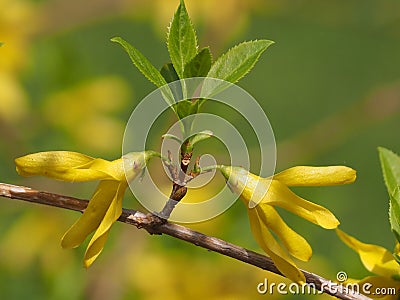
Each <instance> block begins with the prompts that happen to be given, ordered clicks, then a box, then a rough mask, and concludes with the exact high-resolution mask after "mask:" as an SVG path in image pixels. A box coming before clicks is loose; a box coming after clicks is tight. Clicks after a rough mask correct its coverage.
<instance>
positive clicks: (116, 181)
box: [15, 151, 159, 267]
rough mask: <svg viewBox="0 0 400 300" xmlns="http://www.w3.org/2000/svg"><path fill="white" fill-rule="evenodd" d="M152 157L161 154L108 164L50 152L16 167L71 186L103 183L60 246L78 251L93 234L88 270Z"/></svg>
mask: <svg viewBox="0 0 400 300" xmlns="http://www.w3.org/2000/svg"><path fill="white" fill-rule="evenodd" d="M153 156H159V154H158V153H156V152H154V151H144V152H132V153H129V154H126V155H124V156H123V157H121V158H120V159H117V160H114V161H108V160H104V159H101V158H93V157H90V156H86V155H84V154H81V153H77V152H69V151H50V152H39V153H34V154H29V155H26V156H23V157H19V158H17V159H16V160H15V164H16V166H17V167H16V169H17V172H18V173H19V174H20V175H22V176H39V175H41V176H46V177H49V178H53V179H57V180H63V181H69V182H82V181H92V180H100V183H99V185H98V186H97V189H96V191H95V192H94V194H93V196H92V198H91V199H90V201H89V204H88V206H87V208H86V209H85V211H84V213H83V214H82V216H81V217H80V218H79V219H78V220H77V221H76V222H75V224H73V225H72V226H71V228H70V229H69V230H68V231H67V232H66V233H65V235H64V236H63V238H62V242H61V245H62V247H63V248H74V247H78V246H79V245H80V244H81V243H82V242H83V241H84V240H85V239H86V237H87V236H88V235H89V234H91V233H92V232H93V231H94V235H93V237H92V238H91V240H90V242H89V245H88V247H87V249H86V253H85V257H84V265H85V267H89V266H90V265H91V264H92V263H93V262H94V260H95V259H96V258H97V256H98V255H99V254H100V253H101V251H102V250H103V247H104V244H105V242H106V240H107V236H108V232H109V231H110V228H111V225H112V224H113V223H114V222H116V221H117V219H118V218H119V216H120V215H121V213H122V199H123V196H124V193H125V190H126V188H127V187H128V182H129V181H132V180H133V179H135V178H136V177H137V176H138V175H139V174H140V173H141V172H142V170H143V168H144V167H145V166H146V163H147V161H148V160H149V159H150V158H151V157H153ZM124 168H125V170H126V172H125V171H124Z"/></svg>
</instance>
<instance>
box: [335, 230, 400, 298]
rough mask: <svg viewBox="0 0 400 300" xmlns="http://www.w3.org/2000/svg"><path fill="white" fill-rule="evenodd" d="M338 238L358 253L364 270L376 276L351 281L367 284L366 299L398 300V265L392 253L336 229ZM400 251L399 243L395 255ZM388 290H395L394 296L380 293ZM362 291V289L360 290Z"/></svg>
mask: <svg viewBox="0 0 400 300" xmlns="http://www.w3.org/2000/svg"><path fill="white" fill-rule="evenodd" d="M336 233H337V234H338V236H339V238H340V239H341V240H342V241H343V242H344V243H345V244H346V245H347V246H349V247H350V248H352V249H353V250H354V251H356V252H357V253H358V255H359V256H360V259H361V262H362V263H363V265H364V266H365V268H366V269H367V270H368V271H370V272H372V273H374V274H376V275H378V276H368V277H365V278H364V279H362V280H351V281H352V282H357V283H358V285H359V286H361V287H362V286H363V285H364V284H368V286H370V287H371V288H370V289H368V293H369V294H368V297H372V298H381V299H393V300H395V299H398V297H399V291H400V265H399V263H398V262H397V261H396V260H395V258H394V256H393V254H392V253H390V252H389V251H388V250H386V249H385V248H383V247H381V246H377V245H373V244H365V243H362V242H360V241H359V240H357V239H355V238H354V237H352V236H350V235H348V234H347V233H345V232H343V231H341V230H339V229H336ZM399 250H400V246H399V243H397V245H396V247H395V253H396V254H397V255H398V254H399ZM388 288H395V289H396V293H395V295H384V293H381V292H380V291H384V290H385V291H389V290H388ZM360 290H361V291H362V289H360Z"/></svg>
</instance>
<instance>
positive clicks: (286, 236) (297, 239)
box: [254, 204, 312, 261]
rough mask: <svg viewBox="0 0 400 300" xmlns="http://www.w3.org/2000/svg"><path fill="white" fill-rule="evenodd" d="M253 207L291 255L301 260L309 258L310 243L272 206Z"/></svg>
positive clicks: (310, 253) (260, 205)
mask: <svg viewBox="0 0 400 300" xmlns="http://www.w3.org/2000/svg"><path fill="white" fill-rule="evenodd" d="M254 209H257V210H258V216H259V217H260V218H261V221H262V223H263V224H264V225H265V226H266V227H268V228H270V229H271V230H272V231H273V232H275V233H276V235H277V236H278V237H279V239H280V240H281V241H282V243H283V245H284V246H285V248H286V249H287V250H288V251H289V253H290V254H291V255H293V256H294V257H296V258H297V259H300V260H303V261H308V260H309V259H310V258H311V255H312V249H311V246H310V244H308V242H307V241H306V240H305V239H304V238H303V237H302V236H301V235H299V234H298V233H297V232H295V231H294V230H293V229H292V228H290V227H289V226H288V225H287V224H286V223H285V222H284V221H283V220H282V218H281V217H280V216H279V214H278V212H277V211H276V210H275V209H274V208H273V207H272V206H270V205H268V204H259V205H258V206H256V207H255V208H254ZM261 225H262V224H261Z"/></svg>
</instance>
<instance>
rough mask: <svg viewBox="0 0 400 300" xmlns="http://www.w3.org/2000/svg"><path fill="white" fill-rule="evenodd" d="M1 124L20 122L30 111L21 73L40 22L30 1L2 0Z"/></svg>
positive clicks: (0, 34)
mask: <svg viewBox="0 0 400 300" xmlns="http://www.w3.org/2000/svg"><path fill="white" fill-rule="evenodd" d="M0 7H1V9H0V42H2V43H3V45H2V47H1V48H0V82H1V88H0V121H3V122H6V123H10V124H13V123H18V122H19V121H21V120H22V118H23V117H25V116H26V115H27V112H28V101H27V96H26V93H25V91H24V88H23V87H22V85H21V83H20V81H19V79H18V72H19V71H20V70H21V69H22V68H24V67H25V66H26V64H27V63H28V60H29V52H30V51H29V47H30V38H31V35H32V33H33V32H34V31H35V27H36V24H37V21H38V19H37V18H36V9H35V7H34V6H33V5H32V3H31V2H30V1H24V0H0Z"/></svg>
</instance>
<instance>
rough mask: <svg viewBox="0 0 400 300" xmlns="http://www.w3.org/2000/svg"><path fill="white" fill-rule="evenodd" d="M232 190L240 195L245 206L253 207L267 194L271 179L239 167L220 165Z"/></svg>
mask: <svg viewBox="0 0 400 300" xmlns="http://www.w3.org/2000/svg"><path fill="white" fill-rule="evenodd" d="M219 169H220V171H221V173H222V174H223V175H224V177H225V178H226V179H227V183H228V186H229V188H230V189H231V190H232V192H234V193H236V194H238V195H240V196H241V197H240V198H241V200H242V201H243V202H244V204H245V205H246V206H249V207H250V208H253V207H254V206H256V204H258V203H259V202H260V201H261V200H262V199H263V198H264V196H265V195H266V194H267V191H268V187H269V185H270V182H271V180H270V179H265V178H261V177H259V176H257V175H254V174H252V173H250V172H249V171H247V170H245V169H243V168H241V167H232V166H220V167H219Z"/></svg>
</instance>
